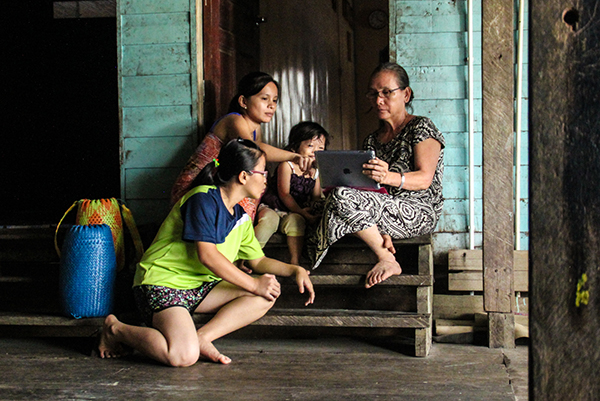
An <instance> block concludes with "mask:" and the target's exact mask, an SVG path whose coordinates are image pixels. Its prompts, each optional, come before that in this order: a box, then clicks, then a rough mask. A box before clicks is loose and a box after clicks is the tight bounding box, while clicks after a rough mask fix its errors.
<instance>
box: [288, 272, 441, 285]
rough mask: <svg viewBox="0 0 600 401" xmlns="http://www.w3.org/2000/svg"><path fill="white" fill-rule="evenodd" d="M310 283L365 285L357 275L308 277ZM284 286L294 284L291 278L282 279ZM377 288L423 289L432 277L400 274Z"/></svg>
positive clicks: (430, 282) (362, 277) (361, 277)
mask: <svg viewBox="0 0 600 401" xmlns="http://www.w3.org/2000/svg"><path fill="white" fill-rule="evenodd" d="M310 281H311V282H312V283H313V285H314V286H320V285H335V286H361V287H363V286H364V285H365V276H364V275H359V274H336V275H329V274H328V275H316V274H314V275H313V274H312V273H311V275H310ZM282 282H283V283H284V284H292V283H295V282H294V279H293V278H289V277H285V278H282ZM377 285H378V286H411V287H423V286H431V285H433V277H431V276H428V275H418V274H401V275H399V276H392V277H390V278H388V279H387V280H385V281H384V282H382V283H379V284H377Z"/></svg>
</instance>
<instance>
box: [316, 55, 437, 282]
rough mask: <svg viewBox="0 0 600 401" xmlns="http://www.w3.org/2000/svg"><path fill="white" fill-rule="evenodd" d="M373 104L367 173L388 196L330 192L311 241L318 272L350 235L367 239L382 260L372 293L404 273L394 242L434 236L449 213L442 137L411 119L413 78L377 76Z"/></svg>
mask: <svg viewBox="0 0 600 401" xmlns="http://www.w3.org/2000/svg"><path fill="white" fill-rule="evenodd" d="M367 97H368V98H369V100H370V101H371V103H372V105H373V107H374V108H375V109H376V111H377V115H378V117H379V120H380V125H379V128H378V129H377V130H376V131H375V132H373V133H372V134H370V135H369V136H367V138H366V139H365V141H364V143H363V148H364V149H366V150H374V151H375V154H376V157H375V158H374V159H373V160H370V161H369V162H368V163H366V164H364V165H363V169H364V170H363V174H365V175H367V176H369V177H370V178H372V179H373V180H375V181H376V182H378V183H379V184H381V186H383V187H384V188H385V189H386V190H387V192H388V194H383V193H378V192H372V191H362V190H360V189H353V188H348V187H338V188H335V189H334V190H332V191H331V193H330V194H329V197H328V199H327V203H326V205H325V210H324V213H323V219H322V220H321V223H320V224H319V227H318V229H317V232H316V235H315V236H314V237H313V238H312V241H311V242H312V243H313V246H315V248H316V249H315V251H316V254H315V255H314V257H315V260H314V265H313V268H316V267H317V266H318V265H319V264H320V263H321V261H322V260H323V257H324V256H325V254H326V253H327V250H328V248H329V246H331V245H332V244H333V243H335V242H336V241H337V240H338V239H340V238H342V237H343V236H345V235H347V234H355V235H357V236H358V237H359V238H361V239H362V240H363V241H364V242H365V243H366V244H367V245H368V246H369V247H370V248H371V250H372V251H373V252H374V253H375V254H376V255H377V258H378V260H379V261H378V263H377V264H376V265H375V266H374V267H373V268H372V269H371V270H370V271H369V273H367V279H366V287H367V288H370V287H372V286H373V285H375V284H378V283H381V282H382V281H384V280H386V279H387V278H388V277H390V276H392V275H398V274H400V273H402V268H401V267H400V264H399V263H398V262H397V261H396V257H395V256H394V254H395V252H396V251H395V249H394V246H393V244H392V239H402V238H411V237H416V236H419V235H424V234H429V233H432V232H433V231H434V229H435V226H436V224H437V222H438V219H439V217H440V214H441V212H442V207H443V203H444V200H443V197H442V176H443V172H444V163H443V158H444V146H445V143H444V137H443V136H442V133H441V132H440V131H439V130H438V129H437V128H436V127H435V125H434V124H433V122H432V121H431V120H430V119H429V118H427V117H420V116H415V115H412V114H410V113H409V112H408V110H407V108H408V109H410V108H411V102H412V99H413V97H414V95H413V92H412V89H411V88H410V86H409V78H408V74H407V73H406V71H405V70H404V68H402V67H401V66H399V65H398V64H396V63H384V64H381V65H379V66H378V67H377V68H376V69H375V70H374V71H373V73H372V74H371V79H370V81H369V87H368V90H367Z"/></svg>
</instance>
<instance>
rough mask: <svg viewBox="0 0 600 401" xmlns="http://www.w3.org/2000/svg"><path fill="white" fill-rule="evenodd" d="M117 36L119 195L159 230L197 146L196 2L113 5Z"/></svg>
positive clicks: (134, 0) (145, 0)
mask: <svg viewBox="0 0 600 401" xmlns="http://www.w3.org/2000/svg"><path fill="white" fill-rule="evenodd" d="M117 30H118V33H117V40H118V43H117V50H118V60H119V109H120V121H121V195H122V197H123V198H124V199H125V200H126V201H127V204H128V205H129V206H130V208H131V209H132V211H133V214H134V216H135V218H136V221H137V222H138V224H144V223H148V222H160V221H162V219H163V218H164V217H165V216H166V213H167V211H168V204H169V201H168V198H169V195H170V190H171V186H172V185H173V182H174V180H175V177H176V176H177V174H178V173H179V171H180V170H181V168H182V167H183V165H184V164H185V162H186V161H187V159H188V157H189V156H190V154H191V153H192V151H193V150H194V148H195V147H196V145H197V124H198V113H197V82H196V41H195V38H196V32H195V30H196V15H195V0H173V1H168V2H165V1H159V0H128V1H125V0H122V1H119V2H118V4H117Z"/></svg>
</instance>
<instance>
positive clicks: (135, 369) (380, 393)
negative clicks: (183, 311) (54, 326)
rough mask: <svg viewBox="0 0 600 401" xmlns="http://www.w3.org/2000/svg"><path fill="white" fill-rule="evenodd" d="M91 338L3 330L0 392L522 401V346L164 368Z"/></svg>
mask: <svg viewBox="0 0 600 401" xmlns="http://www.w3.org/2000/svg"><path fill="white" fill-rule="evenodd" d="M91 341H92V340H91V339H80V338H25V339H24V338H0V399H2V400H92V399H93V400H98V399H101V400H121V399H128V400H141V399H143V400H161V401H165V400H192V399H199V400H428V401H429V400H433V401H435V400H440V401H450V400H477V401H481V400H486V401H489V400H519V401H523V400H527V399H528V390H527V378H528V374H527V357H528V347H527V346H524V345H520V346H517V348H515V349H489V348H487V347H485V346H475V345H459V344H434V345H433V348H432V351H431V353H430V355H429V356H428V357H427V358H416V357H413V356H408V355H406V354H403V353H402V352H398V350H397V349H391V348H393V347H389V346H387V345H382V344H378V343H376V342H375V341H373V340H363V339H357V338H349V337H328V338H319V339H272V338H270V339H240V338H225V339H221V340H219V341H217V342H215V345H216V346H217V347H218V348H219V349H220V350H221V352H222V353H224V354H226V355H228V356H230V357H231V358H232V359H233V362H232V364H231V365H228V366H222V365H217V364H213V363H208V362H199V363H197V364H196V365H194V366H192V367H189V368H180V369H176V368H168V367H164V366H161V365H158V364H156V363H154V362H152V361H150V360H148V359H147V358H145V357H143V356H142V355H139V354H134V355H131V356H128V357H126V358H122V359H118V360H116V359H113V360H102V359H99V358H97V357H94V356H90V354H89V352H90V349H91Z"/></svg>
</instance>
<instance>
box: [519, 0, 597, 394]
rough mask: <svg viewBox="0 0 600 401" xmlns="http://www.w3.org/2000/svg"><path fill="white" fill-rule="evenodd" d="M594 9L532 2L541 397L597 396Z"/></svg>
mask: <svg viewBox="0 0 600 401" xmlns="http://www.w3.org/2000/svg"><path fill="white" fill-rule="evenodd" d="M573 4H576V6H572V5H573ZM571 7H576V8H571ZM596 7H597V4H596V2H595V1H591V0H580V1H578V2H575V3H565V2H563V1H558V0H532V1H531V2H530V29H529V62H530V64H529V71H530V73H529V133H530V135H529V138H530V139H529V166H530V170H529V177H530V186H529V188H530V209H529V210H530V218H529V224H530V226H529V227H530V232H531V237H530V242H529V249H530V254H529V256H530V275H531V276H530V286H531V290H530V294H529V296H530V301H531V305H530V318H531V319H530V329H531V331H530V334H531V354H530V359H529V363H530V380H529V390H530V399H535V400H598V399H600V379H599V378H600V336H599V335H598V333H600V270H599V269H600V267H599V266H600V252H599V249H600V185H599V183H600V150H599V149H600V119H599V118H598V105H599V104H600V67H599V64H598V61H599V57H598V53H597V50H595V49H597V43H598V38H599V37H600V25H599V24H598V23H597V21H598V16H597V9H596ZM584 275H585V276H584ZM585 279H587V280H585Z"/></svg>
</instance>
